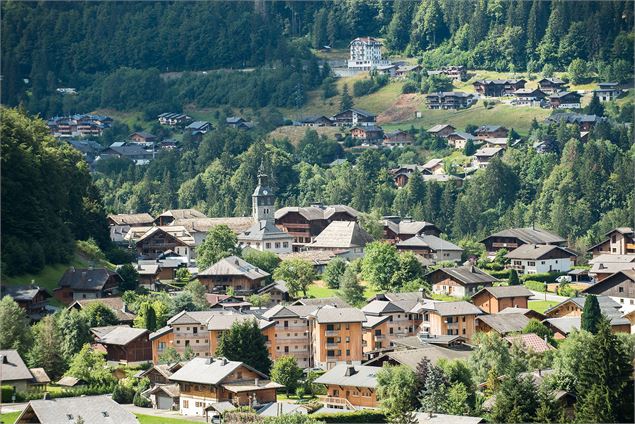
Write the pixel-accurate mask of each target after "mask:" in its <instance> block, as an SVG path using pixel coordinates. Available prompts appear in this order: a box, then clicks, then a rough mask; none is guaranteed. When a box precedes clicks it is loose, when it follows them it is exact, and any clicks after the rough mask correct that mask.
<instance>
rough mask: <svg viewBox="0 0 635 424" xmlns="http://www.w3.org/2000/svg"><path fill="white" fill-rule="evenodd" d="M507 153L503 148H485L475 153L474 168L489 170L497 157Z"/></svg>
mask: <svg viewBox="0 0 635 424" xmlns="http://www.w3.org/2000/svg"><path fill="white" fill-rule="evenodd" d="M503 152H505V150H504V149H503V148H501V147H483V148H481V149H478V150H477V151H476V153H474V166H475V167H477V168H487V166H488V165H489V164H490V162H491V161H492V160H493V159H494V158H495V157H497V156H500V155H502V154H503Z"/></svg>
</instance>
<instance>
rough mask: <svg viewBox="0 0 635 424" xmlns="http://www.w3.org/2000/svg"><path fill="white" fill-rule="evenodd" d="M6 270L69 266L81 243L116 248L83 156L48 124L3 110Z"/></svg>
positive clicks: (0, 131) (0, 116) (18, 271)
mask: <svg viewBox="0 0 635 424" xmlns="http://www.w3.org/2000/svg"><path fill="white" fill-rule="evenodd" d="M0 136H1V138H2V162H1V163H2V272H3V275H14V274H21V273H25V272H33V273H35V272H38V271H40V270H41V269H42V268H43V267H44V266H45V265H46V264H52V263H60V262H62V263H66V262H68V261H69V260H70V259H71V258H72V257H73V255H74V252H75V240H86V239H88V238H91V237H92V238H93V239H94V240H95V241H96V242H97V243H99V245H100V246H101V247H102V248H104V249H105V248H107V247H108V246H109V244H110V236H109V233H108V227H107V225H106V215H105V210H104V206H103V203H102V200H101V196H100V194H99V192H98V190H97V188H96V187H95V185H94V183H93V181H92V178H91V176H90V173H89V172H88V165H87V164H86V163H85V162H84V161H83V160H82V156H81V154H80V153H79V152H77V151H76V150H74V149H72V148H71V147H70V146H68V145H66V144H63V143H59V142H58V141H56V140H55V139H53V137H51V136H50V135H49V130H48V127H47V126H46V125H45V124H44V122H42V121H38V120H32V119H30V118H28V117H27V116H25V115H24V114H22V113H20V112H18V111H16V110H12V109H6V108H0Z"/></svg>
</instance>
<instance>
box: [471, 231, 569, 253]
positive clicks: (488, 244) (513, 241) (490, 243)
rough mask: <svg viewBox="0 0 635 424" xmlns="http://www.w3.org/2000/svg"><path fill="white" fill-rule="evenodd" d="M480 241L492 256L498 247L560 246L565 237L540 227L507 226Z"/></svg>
mask: <svg viewBox="0 0 635 424" xmlns="http://www.w3.org/2000/svg"><path fill="white" fill-rule="evenodd" d="M480 242H481V243H483V244H484V245H485V249H486V250H487V252H488V253H489V254H490V256H494V255H495V254H496V252H497V251H499V250H500V249H507V250H508V251H511V250H514V249H516V248H517V247H519V246H522V245H523V244H547V245H553V246H562V245H563V244H564V242H565V239H563V238H562V237H560V236H559V235H557V234H553V233H550V232H548V231H545V230H543V229H540V228H509V229H507V230H503V231H499V232H497V233H494V234H491V235H490V236H489V237H487V238H485V239H483V240H481V241H480Z"/></svg>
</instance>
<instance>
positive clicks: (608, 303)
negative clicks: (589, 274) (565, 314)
mask: <svg viewBox="0 0 635 424" xmlns="http://www.w3.org/2000/svg"><path fill="white" fill-rule="evenodd" d="M596 298H597V300H598V305H599V306H600V311H601V312H602V315H604V316H606V317H607V318H608V319H609V320H610V321H611V324H612V325H628V324H630V321H629V320H627V319H626V318H623V317H622V313H621V312H620V309H621V308H622V305H621V304H620V303H618V302H616V301H615V300H613V299H612V298H610V297H608V296H596ZM585 301H586V296H578V297H572V298H569V299H566V300H564V301H562V302H560V303H558V304H557V305H556V306H553V307H551V308H549V309H547V310H546V311H545V315H546V314H548V313H549V312H551V311H552V310H555V309H557V308H558V307H560V306H561V305H563V304H565V303H568V302H573V303H575V304H576V305H577V306H578V307H579V308H580V309H584V303H585Z"/></svg>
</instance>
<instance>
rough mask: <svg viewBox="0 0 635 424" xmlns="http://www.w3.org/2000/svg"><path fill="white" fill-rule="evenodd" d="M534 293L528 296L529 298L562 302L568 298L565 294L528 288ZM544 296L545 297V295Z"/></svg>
mask: <svg viewBox="0 0 635 424" xmlns="http://www.w3.org/2000/svg"><path fill="white" fill-rule="evenodd" d="M530 291H531V292H532V293H533V294H534V295H533V296H532V297H530V298H529V300H551V301H553V302H558V303H560V302H562V301H565V300H567V299H568V297H565V296H558V295H557V294H552V293H546V294H545V293H541V292H537V291H533V290H530ZM545 296H546V297H545Z"/></svg>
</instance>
